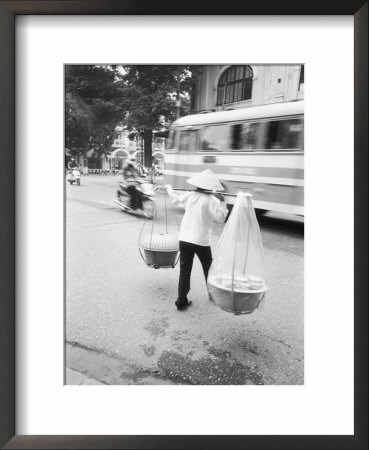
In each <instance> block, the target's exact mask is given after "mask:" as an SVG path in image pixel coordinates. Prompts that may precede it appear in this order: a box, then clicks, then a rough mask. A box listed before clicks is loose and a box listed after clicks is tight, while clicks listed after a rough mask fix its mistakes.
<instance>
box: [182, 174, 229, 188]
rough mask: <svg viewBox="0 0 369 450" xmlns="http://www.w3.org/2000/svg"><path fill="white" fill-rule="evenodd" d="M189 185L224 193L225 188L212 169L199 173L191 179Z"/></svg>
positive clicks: (188, 181)
mask: <svg viewBox="0 0 369 450" xmlns="http://www.w3.org/2000/svg"><path fill="white" fill-rule="evenodd" d="M187 183H189V184H192V186H196V187H198V188H201V189H206V190H208V191H224V187H223V186H222V185H221V184H220V182H219V180H218V178H217V177H216V176H215V175H214V174H213V172H212V171H211V170H210V169H207V170H204V172H201V173H197V174H196V175H195V176H194V177H192V178H189V179H188V180H187Z"/></svg>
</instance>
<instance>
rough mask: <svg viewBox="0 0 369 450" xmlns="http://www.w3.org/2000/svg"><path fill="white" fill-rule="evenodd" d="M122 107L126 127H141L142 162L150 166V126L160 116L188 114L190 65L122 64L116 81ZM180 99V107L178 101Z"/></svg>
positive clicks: (152, 126) (169, 118)
mask: <svg viewBox="0 0 369 450" xmlns="http://www.w3.org/2000/svg"><path fill="white" fill-rule="evenodd" d="M119 84H120V86H121V88H122V103H121V105H122V106H123V108H124V109H125V110H126V111H127V112H128V113H129V114H128V116H127V125H128V127H130V128H132V127H134V128H136V129H138V130H140V131H141V133H142V136H143V139H144V149H145V165H146V166H151V146H152V130H153V129H155V128H157V127H158V126H160V127H161V126H162V125H159V119H160V116H165V118H166V120H167V121H169V122H172V121H173V120H175V119H176V118H177V117H178V116H180V115H185V114H188V112H189V101H188V93H189V91H190V89H191V72H190V68H189V66H184V65H183V66H173V65H130V66H123V74H122V77H121V80H120V82H119ZM181 98H182V99H183V102H182V105H183V106H182V108H181V106H180V105H178V102H179V100H181Z"/></svg>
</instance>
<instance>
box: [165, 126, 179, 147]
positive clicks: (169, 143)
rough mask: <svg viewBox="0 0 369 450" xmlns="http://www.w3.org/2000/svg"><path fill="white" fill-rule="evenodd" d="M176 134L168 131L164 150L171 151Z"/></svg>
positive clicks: (173, 131)
mask: <svg viewBox="0 0 369 450" xmlns="http://www.w3.org/2000/svg"><path fill="white" fill-rule="evenodd" d="M176 134H177V133H176V132H175V130H170V131H169V136H168V139H167V141H166V143H165V148H166V149H168V150H171V149H173V148H174V143H175V140H176Z"/></svg>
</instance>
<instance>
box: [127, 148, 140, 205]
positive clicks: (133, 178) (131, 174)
mask: <svg viewBox="0 0 369 450" xmlns="http://www.w3.org/2000/svg"><path fill="white" fill-rule="evenodd" d="M123 179H124V181H125V189H126V191H127V193H128V195H129V196H130V198H131V208H132V209H133V210H136V209H143V205H142V196H141V191H140V190H139V189H137V183H138V180H137V179H138V170H137V167H136V158H135V156H134V155H131V156H129V157H128V159H127V163H126V165H125V167H124V169H123Z"/></svg>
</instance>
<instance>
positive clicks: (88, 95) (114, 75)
mask: <svg viewBox="0 0 369 450" xmlns="http://www.w3.org/2000/svg"><path fill="white" fill-rule="evenodd" d="M117 80H119V71H118V69H117V67H115V66H91V65H68V66H66V68H65V146H66V147H68V148H69V149H70V150H71V152H72V153H73V154H77V153H79V152H82V153H85V152H87V151H88V150H91V149H94V151H95V152H96V154H97V155H101V154H102V153H105V152H107V151H110V148H111V144H112V141H113V139H114V128H115V126H116V124H117V122H118V121H120V120H121V119H122V115H123V113H124V111H123V110H122V105H121V96H122V89H121V87H120V86H119V83H118V82H117Z"/></svg>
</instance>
